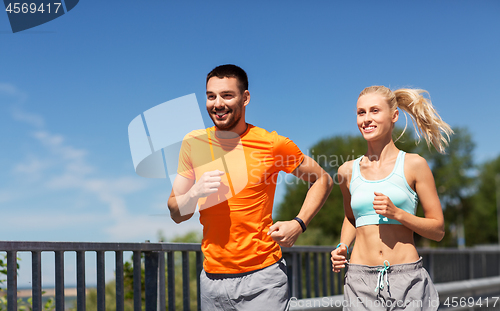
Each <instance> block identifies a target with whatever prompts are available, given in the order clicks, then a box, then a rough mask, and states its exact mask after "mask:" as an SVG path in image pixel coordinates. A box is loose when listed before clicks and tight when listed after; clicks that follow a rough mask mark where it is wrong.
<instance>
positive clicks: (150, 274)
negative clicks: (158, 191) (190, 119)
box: [0, 241, 500, 311]
mask: <svg viewBox="0 0 500 311" xmlns="http://www.w3.org/2000/svg"><path fill="white" fill-rule="evenodd" d="M332 249H333V247H325V246H294V247H292V248H283V256H284V258H285V260H286V262H287V266H288V278H289V284H290V294H291V297H295V298H297V299H302V298H305V299H307V298H313V297H327V296H334V295H340V294H342V288H343V273H333V271H332V270H331V264H330V252H331V251H332ZM0 251H3V252H7V303H8V309H7V310H8V311H17V253H18V252H31V257H32V261H31V264H32V303H33V311H38V310H40V311H41V310H43V308H42V281H41V280H42V269H41V264H42V262H41V254H42V252H54V253H55V309H56V311H63V310H65V301H64V264H65V263H64V254H65V253H67V252H76V282H77V299H76V308H77V310H78V311H82V310H86V282H85V254H86V253H87V252H95V253H96V264H97V311H101V310H102V311H104V310H105V306H106V303H110V302H109V301H108V302H106V300H105V285H106V284H105V256H104V254H105V252H114V253H115V273H116V278H115V282H116V301H115V304H116V310H117V311H123V310H124V299H125V298H124V273H123V272H124V261H123V253H124V252H132V253H133V256H132V261H133V297H134V298H133V304H134V310H135V311H138V310H141V308H142V287H141V286H142V285H141V281H142V280H141V278H142V275H141V272H142V271H141V269H142V259H141V257H144V284H145V289H144V296H145V310H146V311H153V310H154V311H156V310H166V308H167V306H168V310H175V308H176V303H175V299H176V295H175V294H176V284H175V258H174V253H180V254H182V255H181V256H182V260H181V266H182V272H181V273H182V282H181V288H182V308H183V310H190V309H191V305H190V301H191V299H190V262H189V261H190V259H189V254H190V253H195V254H196V256H195V267H196V295H197V297H196V298H197V304H196V305H197V309H198V310H199V309H200V281H199V275H200V272H201V270H202V262H203V255H202V253H201V246H200V244H191V243H84V242H10V241H5V242H0ZM419 253H420V254H421V256H422V257H423V263H424V266H425V268H426V269H427V271H429V274H430V275H431V277H432V279H433V280H434V282H435V283H444V282H453V281H461V280H470V279H478V278H484V277H491V276H498V275H500V248H468V249H463V250H461V249H419Z"/></svg>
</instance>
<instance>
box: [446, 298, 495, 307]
mask: <svg viewBox="0 0 500 311" xmlns="http://www.w3.org/2000/svg"><path fill="white" fill-rule="evenodd" d="M499 298H500V297H486V298H482V297H479V298H478V299H477V300H475V299H474V297H469V298H466V297H448V298H446V300H445V301H444V302H443V305H445V306H447V307H454V308H456V307H474V306H479V307H482V306H483V305H484V306H485V307H490V306H491V307H496V305H497V302H498V299H499Z"/></svg>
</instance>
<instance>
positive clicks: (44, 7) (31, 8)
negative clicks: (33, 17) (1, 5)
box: [5, 2, 61, 14]
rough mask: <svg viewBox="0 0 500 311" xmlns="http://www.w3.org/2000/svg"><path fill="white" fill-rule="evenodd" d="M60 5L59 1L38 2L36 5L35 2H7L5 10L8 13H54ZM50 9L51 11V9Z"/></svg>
mask: <svg viewBox="0 0 500 311" xmlns="http://www.w3.org/2000/svg"><path fill="white" fill-rule="evenodd" d="M60 7H61V3H60V2H59V3H47V4H44V3H42V4H40V5H39V6H38V7H37V5H36V3H9V5H8V6H7V7H6V8H5V11H7V12H9V13H15V14H17V13H36V12H39V13H45V12H47V13H49V14H50V13H51V12H53V13H55V14H57V12H58V11H59V8H60ZM51 9H52V11H51Z"/></svg>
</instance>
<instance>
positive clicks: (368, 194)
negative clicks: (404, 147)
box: [331, 86, 453, 311]
mask: <svg viewBox="0 0 500 311" xmlns="http://www.w3.org/2000/svg"><path fill="white" fill-rule="evenodd" d="M424 93H427V92H426V91H424V90H418V89H399V90H396V91H394V92H393V91H391V90H390V89H388V88H386V87H384V86H372V87H368V88H366V89H364V90H363V91H362V92H361V94H360V95H359V97H358V102H357V125H358V128H359V130H360V132H361V134H362V135H363V137H364V138H365V139H366V142H367V143H368V151H367V152H366V154H365V155H364V156H362V157H360V158H358V159H356V160H353V161H349V162H346V163H344V164H343V165H342V166H341V167H340V168H339V170H338V179H339V184H340V188H341V190H342V194H343V197H344V209H345V218H344V223H343V226H342V233H341V238H340V243H339V245H338V246H337V248H336V249H335V250H334V251H332V259H331V260H332V266H333V270H334V271H335V272H339V271H340V269H341V268H344V267H345V266H347V272H346V277H345V286H344V298H345V301H344V305H345V308H344V310H356V311H358V310H437V308H438V305H439V298H438V294H437V291H436V289H435V288H434V285H433V284H432V281H431V279H430V277H429V274H428V273H427V271H425V269H424V268H423V267H422V259H421V258H420V257H419V255H418V253H417V250H416V248H415V243H414V241H413V233H414V232H415V233H417V234H419V235H421V236H423V237H425V238H428V239H432V240H435V241H440V240H441V239H442V238H443V236H444V219H443V212H442V209H441V204H440V201H439V198H438V195H437V191H436V186H435V183H434V177H433V176H432V172H431V170H430V168H429V166H428V165H427V162H426V161H425V159H424V158H422V157H420V156H419V155H417V154H406V153H405V152H403V151H401V150H399V149H398V148H397V147H396V145H395V144H394V141H393V138H392V134H393V133H392V132H393V129H394V124H395V122H396V121H397V120H398V118H399V110H398V108H399V109H402V110H404V111H405V112H407V113H408V114H409V115H410V116H411V117H412V119H413V121H414V125H415V123H416V129H418V133H419V134H420V135H419V136H423V137H424V139H425V140H426V142H427V144H428V145H430V144H432V145H433V146H434V147H435V148H436V149H437V151H439V152H440V153H444V149H445V146H447V145H448V140H449V135H450V134H452V133H453V131H452V130H451V128H450V127H449V125H448V124H446V123H445V122H443V120H442V119H441V118H440V117H439V115H438V114H437V112H436V111H435V110H434V108H433V106H432V104H431V102H430V101H429V100H428V99H426V98H424V97H423V96H422V94H424ZM418 200H420V202H421V203H422V207H423V210H424V214H425V217H423V218H422V217H417V216H415V212H416V207H417V203H418ZM354 239H356V243H355V245H354V248H353V250H352V255H351V257H350V261H349V262H348V261H347V255H348V246H349V245H351V243H352V242H353V241H354Z"/></svg>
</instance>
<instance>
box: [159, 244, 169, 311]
mask: <svg viewBox="0 0 500 311" xmlns="http://www.w3.org/2000/svg"><path fill="white" fill-rule="evenodd" d="M166 309H167V306H166V297H165V252H160V253H158V310H159V311H165V310H166Z"/></svg>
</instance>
